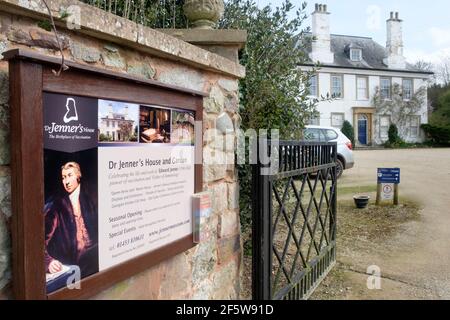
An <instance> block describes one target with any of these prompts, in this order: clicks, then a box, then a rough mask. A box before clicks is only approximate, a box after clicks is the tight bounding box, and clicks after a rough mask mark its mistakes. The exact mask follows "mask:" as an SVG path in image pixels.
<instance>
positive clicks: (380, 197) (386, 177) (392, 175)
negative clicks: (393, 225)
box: [376, 168, 400, 206]
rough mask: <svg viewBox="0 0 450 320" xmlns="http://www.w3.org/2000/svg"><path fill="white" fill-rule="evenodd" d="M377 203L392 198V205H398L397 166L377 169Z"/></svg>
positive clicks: (398, 171) (398, 178) (398, 180)
mask: <svg viewBox="0 0 450 320" xmlns="http://www.w3.org/2000/svg"><path fill="white" fill-rule="evenodd" d="M377 177H378V188H377V202H376V204H377V205H380V204H381V201H384V200H394V205H396V206H398V205H399V196H398V194H399V187H398V186H399V184H400V169H399V168H379V169H378V174H377Z"/></svg>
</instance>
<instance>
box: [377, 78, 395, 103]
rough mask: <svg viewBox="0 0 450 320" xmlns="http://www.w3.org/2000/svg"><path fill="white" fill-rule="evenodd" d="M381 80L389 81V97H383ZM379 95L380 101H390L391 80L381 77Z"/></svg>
mask: <svg viewBox="0 0 450 320" xmlns="http://www.w3.org/2000/svg"><path fill="white" fill-rule="evenodd" d="M383 80H388V81H389V88H388V89H389V95H388V96H387V97H385V96H383ZM380 95H381V99H382V100H391V99H392V78H387V77H381V78H380Z"/></svg>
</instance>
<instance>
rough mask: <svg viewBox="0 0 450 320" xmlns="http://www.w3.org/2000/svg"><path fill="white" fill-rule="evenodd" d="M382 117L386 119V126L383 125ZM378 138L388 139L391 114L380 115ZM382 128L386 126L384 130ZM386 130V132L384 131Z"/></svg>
mask: <svg viewBox="0 0 450 320" xmlns="http://www.w3.org/2000/svg"><path fill="white" fill-rule="evenodd" d="M383 119H387V120H388V122H387V126H383ZM379 120H380V139H381V140H385V141H387V140H388V139H389V127H390V125H391V123H392V122H391V116H387V115H383V116H380V119H379ZM384 128H386V129H385V130H386V131H384ZM385 132H386V133H385Z"/></svg>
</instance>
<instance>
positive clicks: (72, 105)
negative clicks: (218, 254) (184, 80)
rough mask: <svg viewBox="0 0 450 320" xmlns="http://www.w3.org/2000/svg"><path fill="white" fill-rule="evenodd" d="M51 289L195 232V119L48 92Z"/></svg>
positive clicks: (46, 128) (47, 240) (151, 108)
mask: <svg viewBox="0 0 450 320" xmlns="http://www.w3.org/2000/svg"><path fill="white" fill-rule="evenodd" d="M43 110H44V128H43V131H44V149H45V150H44V177H45V178H44V185H45V206H44V216H45V267H46V287H47V292H48V293H50V292H53V291H55V290H59V289H61V288H63V287H66V286H68V285H70V284H71V283H72V282H74V281H75V280H76V278H77V277H81V279H82V278H85V277H88V276H91V275H93V274H96V273H98V272H102V271H104V270H107V269H109V268H112V267H115V266H117V265H120V264H122V263H124V262H126V261H128V260H130V259H133V258H135V257H138V256H140V255H143V254H146V253H148V252H150V251H152V250H155V249H157V248H160V247H163V246H165V245H167V244H169V243H171V242H174V241H176V240H178V239H181V238H183V237H186V236H188V235H190V234H192V206H191V197H192V195H193V194H194V193H195V190H194V179H195V177H194V175H195V170H194V169H195V161H194V160H195V159H194V157H195V155H194V153H195V152H194V151H195V149H194V148H195V136H194V134H195V132H194V131H195V130H194V126H195V112H193V111H189V110H183V109H179V108H168V107H161V106H156V105H142V104H136V103H129V102H121V101H110V100H103V99H94V98H86V97H81V96H74V95H63V94H54V93H44V95H43Z"/></svg>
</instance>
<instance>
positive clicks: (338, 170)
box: [336, 159, 344, 179]
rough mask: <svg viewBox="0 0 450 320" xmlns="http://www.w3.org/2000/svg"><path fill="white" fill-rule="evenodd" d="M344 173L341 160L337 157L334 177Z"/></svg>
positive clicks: (337, 177)
mask: <svg viewBox="0 0 450 320" xmlns="http://www.w3.org/2000/svg"><path fill="white" fill-rule="evenodd" d="M343 173H344V164H343V163H342V161H341V160H339V159H337V161H336V179H339V178H340V177H341V176H342V174H343Z"/></svg>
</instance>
